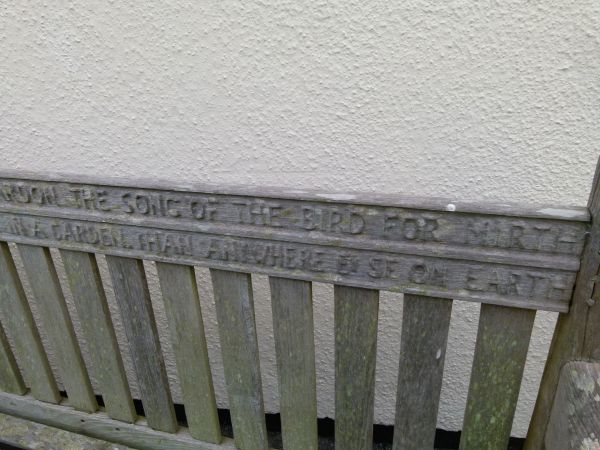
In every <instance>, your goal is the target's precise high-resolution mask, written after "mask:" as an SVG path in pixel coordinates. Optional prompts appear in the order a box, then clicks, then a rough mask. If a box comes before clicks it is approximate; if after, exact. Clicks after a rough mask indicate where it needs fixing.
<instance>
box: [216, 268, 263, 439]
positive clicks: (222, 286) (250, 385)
mask: <svg viewBox="0 0 600 450" xmlns="http://www.w3.org/2000/svg"><path fill="white" fill-rule="evenodd" d="M210 274H211V278H212V283H213V289H214V296H215V304H216V310H217V319H218V322H219V337H220V341H221V353H222V355H223V368H224V370H225V382H226V384H227V394H228V397H229V408H230V410H231V421H232V424H233V437H234V439H235V445H236V447H237V448H238V449H240V450H264V449H266V448H267V430H266V424H265V414H264V406H263V395H262V382H261V378H260V362H259V357H258V342H257V340H256V323H255V320H254V300H253V297H252V284H251V280H250V275H249V274H245V273H237V272H228V271H222V270H214V269H211V271H210Z"/></svg>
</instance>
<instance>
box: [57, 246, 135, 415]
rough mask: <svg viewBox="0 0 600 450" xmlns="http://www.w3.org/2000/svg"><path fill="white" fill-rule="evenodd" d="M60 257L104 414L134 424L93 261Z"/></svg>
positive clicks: (76, 255)
mask: <svg viewBox="0 0 600 450" xmlns="http://www.w3.org/2000/svg"><path fill="white" fill-rule="evenodd" d="M60 255H61V258H62V261H63V264H64V267H65V272H66V274H67V280H68V281H69V287H70V288H71V292H72V294H73V300H74V303H75V308H76V309H77V314H78V315H79V319H80V321H81V328H82V330H83V333H84V335H85V339H86V340H87V343H88V347H89V349H90V358H91V360H92V364H93V366H94V373H95V374H96V378H97V380H98V383H99V386H100V389H101V393H102V398H103V400H104V404H105V406H106V412H107V414H108V415H109V416H110V417H111V418H113V419H117V420H122V421H124V422H135V419H136V413H135V408H134V406H133V400H132V398H131V392H130V391H129V385H128V384H127V377H126V376H125V370H124V368H123V360H122V359H121V354H120V351H119V346H118V344H117V338H116V336H115V330H114V327H113V323H112V320H111V317H110V311H109V309H108V303H107V301H106V295H105V293H104V289H103V287H102V280H101V278H100V272H99V270H98V264H97V263H96V258H95V257H94V255H93V254H91V253H84V252H77V251H71V250H61V251H60Z"/></svg>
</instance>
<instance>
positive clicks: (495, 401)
mask: <svg viewBox="0 0 600 450" xmlns="http://www.w3.org/2000/svg"><path fill="white" fill-rule="evenodd" d="M534 319H535V311H529V310H525V309H518V308H507V307H503V306H495V305H482V306H481V313H480V317H479V330H478V333H477V343H476V345H475V358H474V361H473V369H472V372H471V381H470V385H469V394H468V397H467V408H466V411H465V419H464V424H463V431H462V435H461V440H460V450H480V449H482V448H485V449H488V450H506V448H507V446H508V440H509V438H510V431H511V427H512V422H513V417H514V413H515V408H516V406H517V399H518V397H519V389H520V386H521V379H522V378H523V369H524V367H525V360H526V358H527V350H528V348H529V340H530V337H531V330H532V328H533V322H534Z"/></svg>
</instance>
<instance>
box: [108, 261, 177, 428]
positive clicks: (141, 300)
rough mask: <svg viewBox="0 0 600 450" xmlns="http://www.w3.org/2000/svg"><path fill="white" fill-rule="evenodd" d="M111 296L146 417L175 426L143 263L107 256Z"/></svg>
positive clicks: (153, 424) (154, 424)
mask: <svg viewBox="0 0 600 450" xmlns="http://www.w3.org/2000/svg"><path fill="white" fill-rule="evenodd" d="M106 262H107V264H108V270H109V272H110V276H111V279H112V282H113V289H114V291H115V297H116V299H117V303H118V304H119V309H120V310H121V316H122V318H123V327H124V328H125V334H126V335H127V340H128V342H129V346H130V348H131V356H132V359H133V365H134V367H135V371H136V374H137V380H138V386H139V389H140V393H141V396H142V403H143V405H144V412H145V414H146V420H147V421H148V425H150V427H152V428H154V429H156V430H160V431H166V432H170V433H173V432H175V431H176V430H177V421H176V419H175V409H174V407H173V401H172V399H171V392H170V390H169V383H168V380H167V373H166V370H165V363H164V360H163V357H162V351H161V348H160V342H159V340H158V331H157V329H156V322H155V321H154V311H153V309H152V302H151V300H150V292H149V291H148V285H147V283H146V273H145V272H144V264H143V262H142V261H141V260H139V259H131V258H122V257H119V256H107V257H106Z"/></svg>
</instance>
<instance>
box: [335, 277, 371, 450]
mask: <svg viewBox="0 0 600 450" xmlns="http://www.w3.org/2000/svg"><path fill="white" fill-rule="evenodd" d="M378 313H379V291H376V290H371V289H359V288H352V287H348V286H340V285H335V288H334V320H335V448H336V450H370V449H371V448H372V447H373V407H374V396H375V360H376V353H377V320H378Z"/></svg>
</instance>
